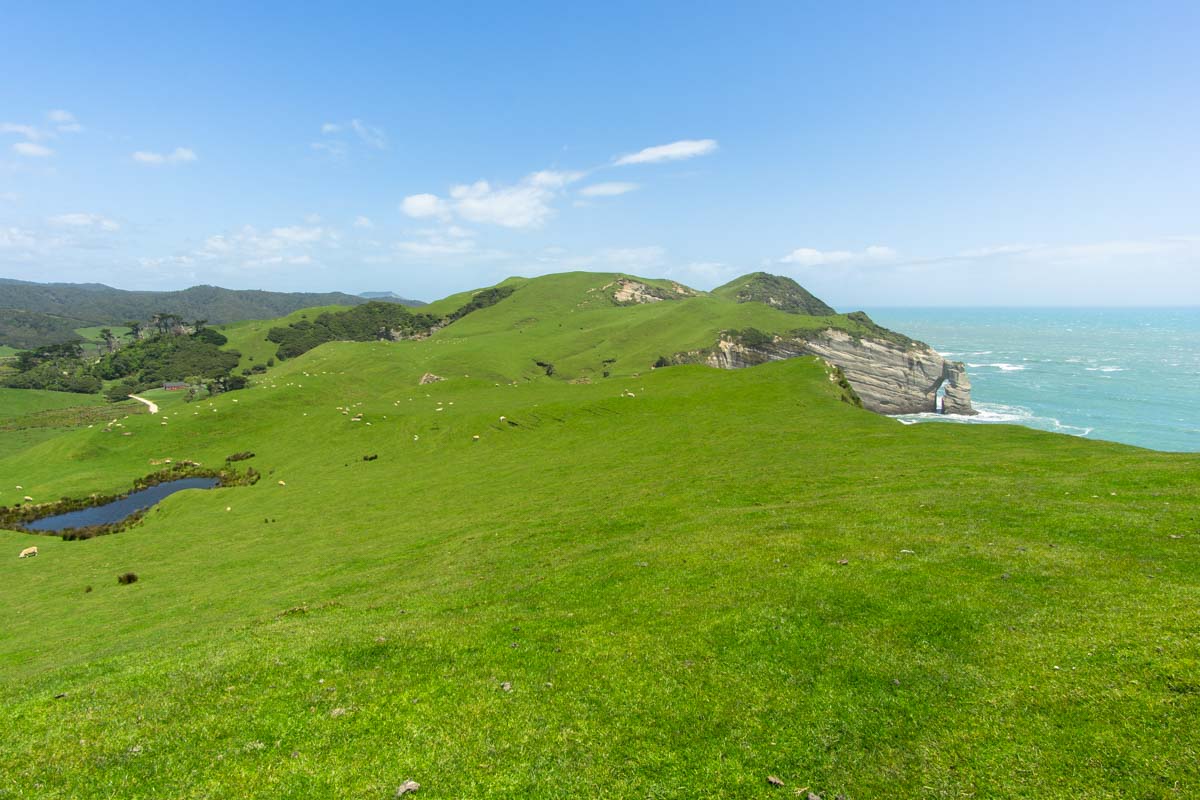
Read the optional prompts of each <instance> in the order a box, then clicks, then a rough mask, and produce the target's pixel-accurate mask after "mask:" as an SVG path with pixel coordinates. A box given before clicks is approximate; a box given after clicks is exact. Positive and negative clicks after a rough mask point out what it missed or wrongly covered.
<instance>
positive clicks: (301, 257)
mask: <svg viewBox="0 0 1200 800" xmlns="http://www.w3.org/2000/svg"><path fill="white" fill-rule="evenodd" d="M339 238H340V237H339V236H338V234H337V232H336V231H331V230H328V229H326V228H321V227H310V226H303V225H291V226H283V227H276V228H270V229H269V230H266V231H262V230H259V229H258V228H257V227H255V226H253V225H244V226H242V228H240V229H239V230H237V231H235V232H233V233H226V234H217V235H215V236H210V237H208V238H207V239H205V240H204V244H203V245H202V246H201V247H200V248H199V249H197V250H196V251H194V252H193V253H189V254H186V255H187V257H189V258H193V259H195V260H197V261H205V262H215V263H216V264H218V265H222V266H224V267H225V268H228V267H240V268H247V269H257V268H268V269H270V268H277V267H286V266H305V265H311V264H315V263H318V258H317V255H318V251H317V250H316V248H317V247H319V246H324V247H336V246H337V243H338V240H339Z"/></svg>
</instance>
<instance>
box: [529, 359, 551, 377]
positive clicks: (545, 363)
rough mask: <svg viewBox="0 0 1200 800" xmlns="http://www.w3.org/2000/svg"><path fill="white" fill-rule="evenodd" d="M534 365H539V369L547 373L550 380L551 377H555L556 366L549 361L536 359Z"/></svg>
mask: <svg viewBox="0 0 1200 800" xmlns="http://www.w3.org/2000/svg"><path fill="white" fill-rule="evenodd" d="M533 363H534V364H537V365H538V366H539V367H541V368H542V370H543V371H544V372H545V373H546V377H547V378H549V377H551V376H553V375H554V365H553V364H551V363H550V362H548V361H538V360H536V359H535V360H534V362H533Z"/></svg>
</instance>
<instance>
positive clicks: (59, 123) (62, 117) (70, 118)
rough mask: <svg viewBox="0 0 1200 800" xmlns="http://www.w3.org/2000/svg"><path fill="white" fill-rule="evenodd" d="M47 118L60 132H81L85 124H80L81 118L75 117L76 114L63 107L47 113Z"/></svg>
mask: <svg viewBox="0 0 1200 800" xmlns="http://www.w3.org/2000/svg"><path fill="white" fill-rule="evenodd" d="M46 119H48V120H50V122H51V123H52V124H53V125H54V127H55V129H56V130H57V131H58V132H59V133H79V132H80V131H82V130H83V126H82V125H80V124H79V120H77V119H75V115H74V114H72V113H71V112H70V111H65V110H63V109H61V108H56V109H55V110H53V111H51V112H49V113H47V114H46Z"/></svg>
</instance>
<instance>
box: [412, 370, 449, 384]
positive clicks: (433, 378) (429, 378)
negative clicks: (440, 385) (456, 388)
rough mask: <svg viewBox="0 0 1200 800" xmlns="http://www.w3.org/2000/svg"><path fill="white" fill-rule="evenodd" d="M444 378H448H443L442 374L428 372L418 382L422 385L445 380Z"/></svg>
mask: <svg viewBox="0 0 1200 800" xmlns="http://www.w3.org/2000/svg"><path fill="white" fill-rule="evenodd" d="M444 380H446V379H445V378H443V377H442V376H441V375H434V374H433V373H432V372H426V373H425V374H424V375H422V376H421V380H420V381H418V384H419V385H420V386H425V385H427V384H430V383H437V382H438V381H444Z"/></svg>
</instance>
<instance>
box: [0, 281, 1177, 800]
mask: <svg viewBox="0 0 1200 800" xmlns="http://www.w3.org/2000/svg"><path fill="white" fill-rule="evenodd" d="M624 279H626V277H625V276H612V275H595V274H585V273H572V274H566V275H557V276H549V277H545V278H537V279H529V280H526V279H515V280H512V281H509V282H506V283H507V285H510V286H513V287H514V288H515V291H514V292H513V293H512V295H511V296H509V297H507V298H506V299H504V300H502V301H501V302H499V303H497V304H496V305H494V306H492V307H490V308H484V309H482V310H479V311H477V312H474V313H472V314H470V315H468V316H466V317H464V318H462V319H460V320H458V321H457V322H454V323H453V324H451V325H449V326H447V327H445V328H443V329H441V330H439V331H437V332H436V333H434V334H433V335H432V336H430V337H429V338H426V339H420V340H405V341H396V342H382V341H380V342H331V343H328V344H325V345H322V346H320V347H318V348H316V349H314V350H311V351H309V352H307V353H305V354H303V355H301V356H298V357H296V358H294V359H289V360H287V361H283V362H279V363H277V364H276V365H275V366H274V367H272V368H271V369H270V370H269V371H268V372H267V373H266V374H264V375H260V376H256V377H255V378H254V379H253V383H252V386H251V387H250V388H249V389H246V390H243V391H240V392H232V393H229V394H225V395H220V396H218V397H216V398H213V399H211V400H204V401H197V402H194V403H187V402H184V400H183V398H182V397H180V396H179V395H178V394H175V395H169V394H168V393H165V392H161V393H155V395H154V398H153V399H155V400H156V402H160V404H161V410H160V413H159V414H157V415H150V414H145V413H142V414H133V415H130V416H129V417H128V418H127V419H123V420H122V424H123V425H124V426H125V427H124V428H123V431H124V432H127V433H129V434H130V435H128V436H125V435H121V434H119V433H118V432H117V431H116V430H112V431H108V432H105V431H104V430H103V429H102V428H100V427H98V426H97V427H95V428H86V427H74V428H66V427H64V428H63V429H62V430H59V431H58V432H57V433H56V434H55V435H53V436H52V437H49V438H44V439H41V440H39V441H37V442H33V443H31V444H30V445H29V446H27V447H23V448H20V449H18V450H16V451H5V450H4V449H3V447H0V475H3V476H4V479H3V480H4V482H3V485H0V503H4V504H8V503H16V502H21V498H22V497H23V496H24V495H29V496H31V497H33V498H34V501H33V502H35V503H36V502H41V501H43V500H45V499H53V498H57V497H60V496H72V497H76V496H86V495H87V494H90V493H92V492H103V493H110V492H115V491H120V490H121V489H123V488H126V487H128V486H129V485H130V484H131V483H132V481H133V480H134V479H135V478H137V477H139V476H143V475H145V474H147V473H149V472H151V471H153V470H154V469H156V467H154V466H152V465H151V462H152V461H161V460H162V459H164V458H172V459H175V460H182V459H192V460H195V461H199V462H201V463H203V464H206V465H218V464H220V463H221V462H222V461H223V460H224V458H225V457H226V456H227V455H229V454H232V453H235V452H246V451H249V452H253V453H255V456H254V457H253V458H252V459H251V460H250V461H248V462H246V463H248V464H252V465H253V466H254V467H255V468H256V469H258V470H260V471H262V472H263V474H264V477H263V480H261V481H260V482H259V483H257V484H256V485H253V486H243V487H236V488H227V489H215V490H211V491H187V492H182V493H179V494H176V495H173V496H171V497H170V498H168V499H167V500H166V501H164V502H163V503H161V504H160V505H159V506H157V507H156V510H154V511H152V512H150V513H149V514H148V515H147V517H146V519H145V521H144V522H143V523H141V524H139V525H138V526H136V527H134V528H131V529H129V530H127V531H124V532H122V533H119V534H116V535H112V536H104V537H99V538H95V539H91V540H88V541H79V542H74V541H70V542H69V541H61V540H59V539H57V538H53V537H48V536H35V535H32V534H28V533H22V532H18V531H0V552H7V553H9V556H8V557H5V558H2V559H0V605H2V607H3V608H5V609H7V610H8V611H7V613H6V620H5V624H4V626H3V627H2V628H0V721H2V722H3V723H4V724H3V725H2V726H0V750H3V752H4V753H5V754H6V758H5V766H4V768H3V769H0V798H3V797H39V798H83V797H172V798H206V797H283V798H311V797H322V798H342V797H345V798H364V797H367V798H370V797H379V798H388V797H393V796H395V793H396V789H397V787H398V786H400V785H401V784H402V783H403V782H404V781H405V780H409V779H411V780H415V781H417V782H419V783H420V784H421V789H420V792H419V793H418V794H417V795H416V797H419V798H427V797H428V798H443V797H444V798H474V797H522V798H526V797H528V798H559V797H588V798H596V797H612V798H618V797H619V798H625V797H655V798H668V797H672V798H673V797H680V798H691V797H783V796H789V797H791V796H796V793H799V795H800V796H802V797H803V796H806V794H807V792H810V791H811V792H814V793H817V794H819V795H820V796H821V797H824V798H833V797H836V796H838V795H845V796H846V797H847V798H851V799H852V800H861V799H862V798H885V797H886V798H893V797H923V798H924V797H945V798H952V797H953V798H957V797H967V796H970V797H1039V798H1045V797H1050V798H1059V797H1061V798H1068V797H1070V798H1077V797H1100V796H1123V797H1124V796H1128V797H1186V796H1190V795H1194V794H1196V793H1198V792H1200V767H1198V766H1197V764H1200V760H1198V759H1197V756H1198V755H1200V753H1198V752H1197V751H1198V749H1200V748H1198V743H1197V739H1196V736H1195V734H1194V731H1195V730H1196V729H1197V723H1200V682H1198V680H1197V677H1196V676H1197V674H1200V673H1198V669H1200V624H1198V623H1197V621H1196V616H1195V608H1196V602H1197V600H1198V599H1200V549H1198V548H1200V527H1198V525H1200V522H1198V520H1200V508H1198V502H1197V499H1196V494H1195V486H1196V485H1197V484H1198V482H1200V457H1198V456H1195V455H1185V454H1167V453H1156V452H1152V451H1146V450H1140V449H1137V448H1133V447H1127V446H1122V445H1116V444H1109V443H1104V442H1093V441H1086V440H1082V439H1076V438H1071V437H1066V436H1061V435H1055V434H1048V433H1042V432H1038V431H1032V430H1027V429H1023V428H1018V427H1011V426H968V425H935V424H931V425H917V426H905V425H901V424H899V423H898V422H896V421H895V420H891V419H888V418H885V417H881V416H878V415H875V414H872V413H869V412H867V411H864V410H862V409H860V408H857V407H855V406H854V405H853V404H851V403H846V402H841V401H842V400H843V399H845V397H846V392H845V390H844V389H843V388H842V387H840V386H839V385H838V383H837V382H836V381H834V380H831V377H832V375H831V371H830V369H829V368H828V367H827V366H826V365H825V364H823V363H821V362H819V361H817V360H816V359H813V358H797V359H792V360H788V361H781V362H776V363H770V364H765V365H762V366H758V367H754V368H750V369H742V370H732V371H723V370H716V369H711V368H708V367H704V366H700V365H684V366H676V367H670V368H665V369H653V370H652V369H650V364H652V363H653V362H654V360H655V359H656V358H657V357H658V356H659V355H662V354H664V353H668V352H679V351H686V350H690V349H698V348H704V347H709V346H711V345H712V343H713V341H714V339H715V337H716V336H717V335H718V334H719V333H720V331H722V330H726V329H730V328H736V329H745V328H750V327H753V328H755V329H757V330H761V331H777V330H793V329H797V328H800V329H803V328H804V327H805V326H821V325H835V326H838V327H841V328H843V329H845V330H847V331H851V332H853V331H859V332H865V331H866V329H865V327H863V324H862V323H861V322H859V321H857V320H855V319H854V318H850V317H828V316H823V317H812V316H808V315H804V314H796V313H790V312H789V311H785V310H781V309H779V308H773V307H771V306H770V305H768V304H766V303H764V302H761V301H758V300H753V299H752V300H750V301H748V302H740V303H739V302H736V301H735V299H734V298H730V297H722V296H719V294H717V293H714V294H712V295H704V294H700V295H697V296H694V297H685V296H683V295H680V299H678V300H659V301H652V302H646V303H644V304H638V305H628V306H621V305H617V304H616V303H615V302H614V301H613V298H612V296H611V295H612V290H613V285H614V283H616V282H618V281H620V280H624ZM638 280H640V279H638ZM643 283H644V284H645V285H647V286H656V287H658V288H660V289H663V290H664V291H674V290H673V289H672V288H671V286H670V284H669V283H666V282H661V283H659V282H643ZM472 295H473V293H466V294H465V295H461V296H457V297H455V298H448V299H447V300H446V301H439V302H438V303H434V304H431V305H430V306H429V307H428V308H427V309H423V310H424V311H428V312H429V313H432V314H435V315H438V314H446V313H449V312H450V311H451V310H453V309H455V308H459V307H461V306H462V305H463V302H464V300H465V301H469V300H470V298H471V296H472ZM307 313H310V314H311V313H312V312H307ZM274 324H279V323H278V322H276V323H274ZM224 330H225V332H226V335H228V336H229V338H230V343H229V345H228V346H230V347H236V349H238V350H240V351H242V352H243V353H255V357H256V358H259V357H260V356H261V353H259V352H258V351H255V350H254V347H255V346H257V345H256V344H255V342H260V341H261V342H265V334H266V330H267V328H266V327H264V326H263V325H257V324H255V325H252V324H245V325H241V326H227V327H226V328H225V329H224ZM264 352H265V351H264ZM538 361H541V362H543V363H544V364H553V365H554V367H555V369H554V370H553V374H550V375H548V374H547V369H546V368H545V367H544V366H539V365H538V364H537V362H538ZM427 372H434V373H436V374H437V375H438V376H440V377H442V378H444V380H441V381H439V382H436V383H431V384H428V385H419V381H420V379H421V377H422V376H423V375H424V374H425V373H427ZM605 372H608V373H609V374H608V376H607V377H605V375H604V373H605ZM4 402H5V397H3V396H0V412H2V411H3V407H4V406H3V404H4ZM31 410H32V409H30V408H21V409H17V410H16V411H14V413H13V416H14V417H19V416H22V415H25V414H27V413H29V412H30V411H31ZM3 417H4V414H3V413H0V419H3ZM7 435H8V434H7V433H4V432H0V442H2V441H3V438H2V437H4V436H7ZM15 486H20V487H21V488H20V489H16V488H14V487H15ZM30 544H36V545H37V546H38V547H39V548H40V551H41V553H40V555H39V556H38V557H37V558H33V559H23V560H19V559H17V558H16V555H17V553H18V552H19V551H20V550H21V549H22V548H24V547H27V546H29V545H30ZM128 571H132V572H135V573H136V574H137V575H138V577H139V580H138V581H137V582H136V583H133V584H132V585H118V583H117V580H116V577H117V575H118V574H121V573H125V572H128ZM768 776H771V777H776V778H778V780H779V781H781V782H782V783H783V784H784V786H782V787H776V786H773V785H772V784H770V783H768Z"/></svg>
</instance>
